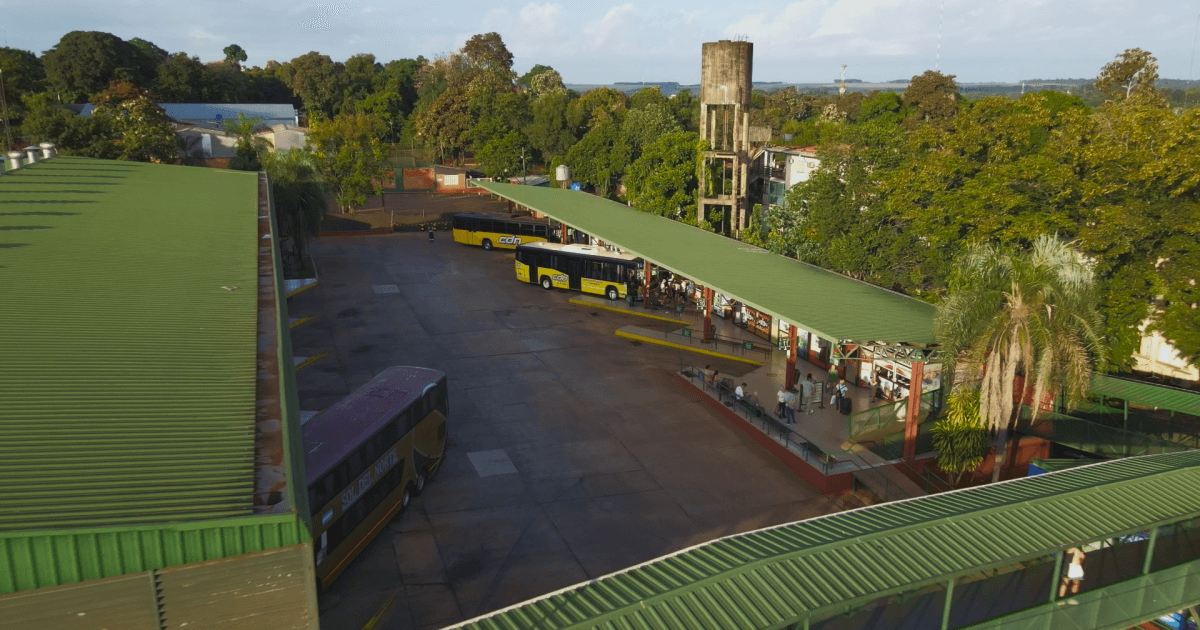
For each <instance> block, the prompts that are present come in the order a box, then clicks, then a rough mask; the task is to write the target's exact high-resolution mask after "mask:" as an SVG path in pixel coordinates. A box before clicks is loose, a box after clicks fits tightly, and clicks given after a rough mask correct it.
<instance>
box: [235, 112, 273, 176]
mask: <svg viewBox="0 0 1200 630" xmlns="http://www.w3.org/2000/svg"><path fill="white" fill-rule="evenodd" d="M224 126H225V132H226V133H228V134H230V135H232V136H233V137H235V138H237V154H236V155H234V157H233V159H232V160H230V162H229V168H231V169H233V170H235V171H257V170H261V169H262V160H263V156H264V155H266V154H267V152H268V151H269V150H270V149H271V143H269V142H267V141H266V139H264V138H262V137H260V136H256V135H254V132H255V131H258V130H259V129H260V128H261V127H263V119H262V118H258V117H254V118H247V117H246V115H245V114H238V116H237V120H234V119H227V120H225V122H224Z"/></svg>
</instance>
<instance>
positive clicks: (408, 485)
mask: <svg viewBox="0 0 1200 630" xmlns="http://www.w3.org/2000/svg"><path fill="white" fill-rule="evenodd" d="M449 413H450V407H449V401H448V400H447V396H446V375H445V374H444V373H442V372H439V371H438V370H431V369H428V368H420V367H391V368H388V369H386V370H384V371H383V372H382V373H381V374H379V376H376V377H375V378H373V379H371V381H370V382H368V383H367V384H366V385H363V386H362V387H360V388H359V389H358V390H356V391H355V392H354V393H352V394H350V395H349V396H347V397H346V398H343V399H342V400H341V401H339V402H338V403H337V404H335V405H333V406H332V407H330V408H328V409H326V410H325V411H323V412H321V413H320V414H318V415H317V416H314V417H313V418H312V419H311V420H309V421H308V422H306V423H305V424H304V427H303V429H302V432H303V435H304V438H303V439H304V453H305V455H304V462H305V467H306V468H307V474H308V504H309V508H310V509H311V510H312V521H313V551H314V553H315V554H316V568H317V580H318V584H319V585H320V587H321V588H322V589H323V588H326V587H328V586H329V584H331V583H332V582H333V581H334V580H335V579H337V577H338V576H339V575H341V573H342V571H344V570H345V569H346V567H347V566H348V565H349V564H350V561H351V560H353V559H354V558H355V557H356V556H358V554H359V553H360V552H361V551H362V550H363V548H364V547H366V546H367V543H369V542H371V540H372V539H373V538H374V537H375V535H376V534H378V533H379V530H381V529H383V527H384V526H385V525H387V523H388V521H390V520H391V519H392V517H393V516H395V515H396V514H397V513H398V512H400V511H402V510H404V508H406V507H408V503H409V500H410V499H411V498H412V497H413V496H414V495H417V494H420V493H421V491H422V490H424V489H425V483H426V482H427V481H428V480H429V477H430V476H431V475H433V473H434V471H436V470H437V468H438V466H439V465H441V463H442V461H443V460H444V459H445V453H446V418H447V416H448V415H449Z"/></svg>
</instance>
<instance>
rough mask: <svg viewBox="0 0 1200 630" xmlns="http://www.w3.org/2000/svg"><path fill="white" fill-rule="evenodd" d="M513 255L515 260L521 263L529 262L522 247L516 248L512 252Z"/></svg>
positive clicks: (526, 263)
mask: <svg viewBox="0 0 1200 630" xmlns="http://www.w3.org/2000/svg"><path fill="white" fill-rule="evenodd" d="M513 257H514V258H516V259H517V262H519V263H521V264H523V265H528V264H529V258H528V257H527V256H526V255H525V250H523V249H518V250H517V251H516V253H515V254H513Z"/></svg>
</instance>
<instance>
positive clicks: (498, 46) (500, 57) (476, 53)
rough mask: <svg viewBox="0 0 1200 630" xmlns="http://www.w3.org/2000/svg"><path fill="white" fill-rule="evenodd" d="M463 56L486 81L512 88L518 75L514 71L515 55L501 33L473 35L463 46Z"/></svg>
mask: <svg viewBox="0 0 1200 630" xmlns="http://www.w3.org/2000/svg"><path fill="white" fill-rule="evenodd" d="M461 50H462V54H463V56H465V57H466V58H467V62H468V63H469V64H470V65H471V66H473V67H474V68H476V69H477V70H478V71H479V72H480V74H481V75H482V78H483V80H484V81H486V82H488V83H491V84H492V85H496V86H510V87H511V86H512V84H513V81H514V80H516V74H515V73H514V72H513V71H512V64H513V55H512V53H511V52H509V51H508V47H507V46H505V45H504V40H503V39H501V37H500V34H499V33H494V32H493V33H483V34H481V35H473V36H472V37H471V38H470V39H468V40H467V43H465V44H463V47H462V49H461Z"/></svg>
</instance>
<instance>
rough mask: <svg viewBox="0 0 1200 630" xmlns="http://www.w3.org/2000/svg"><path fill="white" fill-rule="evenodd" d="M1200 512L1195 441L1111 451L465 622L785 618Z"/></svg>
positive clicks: (709, 551)
mask: <svg viewBox="0 0 1200 630" xmlns="http://www.w3.org/2000/svg"><path fill="white" fill-rule="evenodd" d="M1197 514H1200V452H1195V451H1193V452H1188V453H1172V454H1167V455H1152V456H1146V457H1138V458H1131V459H1124V460H1119V461H1113V462H1103V463H1098V464H1093V465H1090V466H1082V467H1078V468H1072V469H1070V470H1064V471H1061V472H1055V473H1048V474H1045V475H1038V476H1036V477H1029V478H1024V479H1017V480H1013V481H1009V482H1004V483H998V484H991V485H988V486H983V487H979V488H971V489H967V490H959V491H954V492H948V493H944V494H937V495H932V496H928V497H921V498H917V499H909V500H905V501H898V502H894V503H886V504H881V505H876V506H872V507H868V508H863V509H859V510H854V511H851V512H843V513H840V514H834V515H831V516H824V517H819V518H814V519H809V520H806V521H800V522H798V523H793V524H790V525H784V526H780V527H775V528H771V529H765V530H759V531H757V532H752V533H749V534H743V535H738V536H731V537H728V538H723V539H720V540H717V541H714V542H711V543H706V544H704V545H700V546H697V547H693V548H691V549H687V550H684V551H682V552H679V553H677V554H673V555H670V556H666V557H663V558H659V559H657V560H654V561H651V562H649V563H646V564H643V565H640V566H637V567H633V568H631V569H627V570H625V571H622V572H619V573H614V574H612V575H608V576H605V577H602V578H599V579H596V580H592V581H590V582H587V583H584V584H579V585H576V586H573V587H570V588H567V589H564V590H562V591H559V592H556V593H552V594H549V595H547V596H544V597H541V598H538V599H534V600H530V601H528V602H525V603H522V604H518V605H516V606H514V607H511V608H507V609H504V610H501V611H498V612H496V613H493V614H490V615H487V616H483V617H479V618H476V619H472V620H469V621H467V622H464V623H463V624H460V625H458V626H454V627H456V628H479V629H488V630H508V629H516V628H532V627H536V628H539V629H541V630H553V629H561V628H605V629H609V628H611V629H613V630H617V629H627V628H644V629H659V628H689V629H713V630H717V629H720V628H781V627H785V626H786V625H788V624H791V623H797V622H802V621H803V620H804V619H806V618H807V617H809V616H810V615H812V619H813V620H814V621H815V620H819V619H821V618H822V617H826V616H828V615H831V614H836V613H839V612H841V611H843V610H844V609H845V608H846V607H847V606H850V607H854V606H858V605H861V604H865V603H868V602H871V601H874V600H875V599H876V598H879V597H882V596H886V595H890V594H896V593H903V592H908V591H910V590H912V589H914V588H917V587H920V586H924V585H929V584H934V583H945V582H946V581H947V580H949V579H950V578H951V577H955V576H959V575H966V574H971V573H976V572H979V571H981V570H987V569H989V568H992V567H999V566H1004V565H1008V564H1011V563H1012V562H1014V561H1018V560H1022V559H1028V558H1032V557H1037V556H1042V555H1045V554H1047V553H1053V552H1055V551H1058V550H1061V549H1063V548H1066V547H1069V546H1072V545H1073V544H1075V543H1081V542H1087V541H1092V540H1097V539H1100V538H1106V537H1110V536H1113V535H1117V534H1124V533H1128V532H1131V531H1135V530H1138V529H1142V528H1144V527H1147V526H1150V525H1152V524H1155V523H1159V522H1170V521H1175V520H1179V519H1183V518H1192V517H1194V516H1195V515H1197Z"/></svg>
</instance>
